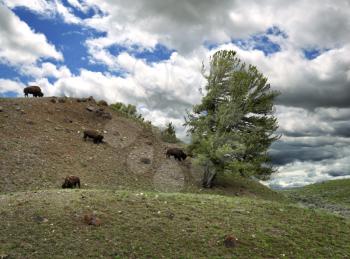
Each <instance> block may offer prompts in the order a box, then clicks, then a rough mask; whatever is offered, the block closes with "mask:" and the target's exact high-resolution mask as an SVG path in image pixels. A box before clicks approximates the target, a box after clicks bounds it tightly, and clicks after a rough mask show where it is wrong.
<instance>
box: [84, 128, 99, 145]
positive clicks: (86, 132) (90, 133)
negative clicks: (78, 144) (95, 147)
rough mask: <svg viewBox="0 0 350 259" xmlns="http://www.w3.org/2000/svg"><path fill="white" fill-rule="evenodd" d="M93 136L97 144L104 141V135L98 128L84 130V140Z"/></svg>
mask: <svg viewBox="0 0 350 259" xmlns="http://www.w3.org/2000/svg"><path fill="white" fill-rule="evenodd" d="M87 137H89V138H92V139H93V140H94V143H95V144H98V143H102V140H103V135H102V134H100V133H99V132H98V131H96V130H84V140H86V138H87Z"/></svg>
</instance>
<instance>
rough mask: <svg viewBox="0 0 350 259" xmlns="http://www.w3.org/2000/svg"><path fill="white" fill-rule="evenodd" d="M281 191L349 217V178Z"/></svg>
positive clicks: (309, 203)
mask: <svg viewBox="0 0 350 259" xmlns="http://www.w3.org/2000/svg"><path fill="white" fill-rule="evenodd" d="M282 193H284V194H286V195H287V196H288V197H290V198H292V199H294V200H296V201H298V202H301V203H303V204H305V205H307V206H310V207H315V208H321V209H325V210H328V211H331V212H334V213H337V214H340V215H343V216H347V217H350V179H342V180H332V181H326V182H322V183H316V184H311V185H308V186H305V187H302V188H294V189H289V190H285V191H283V192H282Z"/></svg>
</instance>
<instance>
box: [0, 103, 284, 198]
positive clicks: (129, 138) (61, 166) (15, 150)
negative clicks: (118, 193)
mask: <svg viewBox="0 0 350 259" xmlns="http://www.w3.org/2000/svg"><path fill="white" fill-rule="evenodd" d="M51 99H52V98H50V97H48V98H16V99H4V98H0V106H1V107H2V112H0V139H1V142H0V157H1V158H2V159H1V160H0V165H1V166H0V175H1V177H0V193H7V192H16V191H26V190H42V189H45V190H47V189H56V188H59V187H60V186H61V184H62V182H63V179H64V177H65V176H67V175H77V176H79V177H80V179H81V181H82V185H83V188H84V189H90V188H93V189H120V190H125V189H127V190H143V191H145V190H149V191H166V192H167V191H170V192H174V191H176V192H188V191H189V192H209V193H221V194H229V195H248V196H253V197H261V198H266V199H273V200H276V199H280V198H281V196H280V195H279V194H277V193H276V192H273V191H271V190H270V189H268V188H266V187H264V186H262V185H260V184H259V183H256V182H253V181H250V180H247V179H242V178H240V177H238V178H237V177H235V178H231V179H227V177H226V176H225V177H223V178H220V179H219V181H220V182H221V183H222V184H221V185H222V186H224V187H219V188H217V189H214V190H209V191H207V190H205V191H204V190H201V189H200V188H199V186H200V184H199V182H200V175H201V173H202V171H201V168H200V167H198V166H195V165H192V162H191V159H190V158H188V159H186V161H183V162H178V161H175V160H174V159H167V158H166V157H165V150H166V149H167V147H168V146H174V145H175V146H181V145H183V144H181V143H178V144H169V143H164V142H162V141H161V138H160V135H159V132H158V131H155V130H153V129H152V128H150V127H147V126H146V125H145V124H142V123H140V122H138V121H135V120H132V119H128V118H126V117H125V115H123V114H120V113H118V112H116V111H115V110H113V109H110V108H108V107H103V108H104V110H105V112H109V113H110V114H111V115H112V119H111V120H109V119H104V118H102V117H100V116H98V115H97V114H96V113H95V112H91V111H89V110H87V108H93V109H98V108H101V107H99V106H98V105H97V104H96V103H95V102H94V101H89V102H77V99H74V98H64V99H63V98H61V99H60V102H51ZM84 129H96V130H100V131H101V132H104V136H105V142H106V143H104V144H100V145H95V144H93V143H92V141H86V142H85V141H83V138H82V132H83V130H84ZM144 158H146V159H149V163H146V164H145V163H143V162H142V161H141V160H142V159H144ZM230 182H231V183H230ZM227 183H228V184H227Z"/></svg>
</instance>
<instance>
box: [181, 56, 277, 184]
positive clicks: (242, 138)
mask: <svg viewBox="0 0 350 259" xmlns="http://www.w3.org/2000/svg"><path fill="white" fill-rule="evenodd" d="M205 77H206V79H207V85H206V92H207V93H206V96H204V97H203V98H202V103H201V104H199V105H196V106H194V107H193V112H191V113H188V115H187V118H186V125H187V126H189V132H190V133H191V136H192V143H191V145H190V147H189V148H190V150H191V152H192V153H193V154H194V155H195V156H196V157H197V159H198V161H199V162H200V163H201V164H203V165H205V173H204V177H203V186H204V187H212V185H213V181H214V179H215V176H216V175H217V173H222V172H229V173H239V174H241V175H242V176H248V175H255V176H268V175H270V174H271V173H272V171H273V170H272V167H271V166H270V165H269V163H268V162H269V157H268V154H267V150H268V148H269V146H270V145H271V144H272V142H273V141H275V140H276V139H278V136H276V135H275V134H274V132H275V130H276V129H277V127H278V126H277V119H276V118H275V117H274V115H273V101H274V99H275V97H276V96H278V94H279V93H278V92H276V91H273V90H271V89H270V85H269V84H267V78H266V77H264V75H263V74H262V73H260V72H259V71H258V70H257V68H256V67H255V66H252V65H248V66H247V65H246V64H245V63H244V62H242V61H241V60H240V59H239V58H238V57H237V56H236V52H234V51H227V50H223V51H218V52H216V53H215V54H214V55H213V56H212V58H211V60H210V71H209V75H208V76H205Z"/></svg>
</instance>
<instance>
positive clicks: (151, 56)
mask: <svg viewBox="0 0 350 259" xmlns="http://www.w3.org/2000/svg"><path fill="white" fill-rule="evenodd" d="M174 51H175V50H171V49H168V48H167V47H166V46H164V45H162V44H157V45H156V46H155V48H154V49H150V50H145V51H141V52H135V53H133V55H134V56H135V57H136V58H140V59H144V60H146V61H147V63H154V62H160V61H163V60H168V59H169V58H170V56H171V54H172V53H173V52H174Z"/></svg>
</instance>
